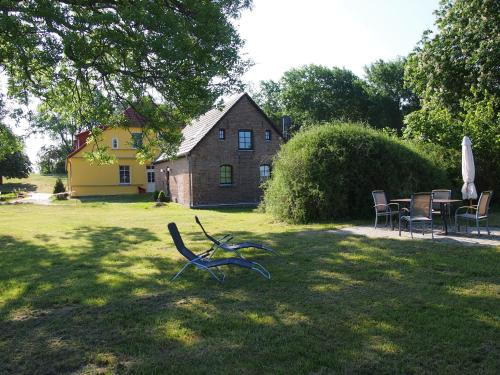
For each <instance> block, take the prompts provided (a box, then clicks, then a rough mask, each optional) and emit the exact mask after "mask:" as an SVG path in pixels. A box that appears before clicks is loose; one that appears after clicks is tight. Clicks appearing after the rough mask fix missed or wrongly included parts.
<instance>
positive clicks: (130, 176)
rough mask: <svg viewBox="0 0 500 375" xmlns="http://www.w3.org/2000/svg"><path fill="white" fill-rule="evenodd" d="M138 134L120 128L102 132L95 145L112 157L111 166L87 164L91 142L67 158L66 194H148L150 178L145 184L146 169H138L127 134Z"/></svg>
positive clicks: (138, 130)
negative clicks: (143, 191)
mask: <svg viewBox="0 0 500 375" xmlns="http://www.w3.org/2000/svg"><path fill="white" fill-rule="evenodd" d="M141 132H142V128H140V127H136V128H135V127H131V128H129V129H128V130H127V129H122V128H109V129H106V130H104V132H103V137H102V140H101V141H100V142H99V145H100V146H101V145H102V146H106V147H108V151H109V152H110V153H111V154H113V155H114V157H115V159H116V160H115V162H114V164H111V165H95V164H94V165H92V164H90V162H89V161H88V160H87V159H86V158H85V153H86V152H91V151H92V149H93V146H94V144H93V143H92V142H91V141H88V142H89V143H87V144H86V145H85V146H83V147H82V148H81V149H80V150H78V151H77V152H75V153H74V154H73V155H70V156H69V157H68V161H67V169H68V190H69V191H71V192H72V195H73V196H76V197H81V196H89V195H122V194H137V193H138V192H139V187H140V188H142V189H144V190H148V191H152V190H151V189H154V182H153V183H151V175H150V177H149V180H150V181H149V183H148V169H147V165H141V164H140V163H139V162H138V161H137V159H136V157H135V156H136V150H135V149H134V148H133V146H132V136H131V134H132V133H141ZM150 164H152V163H150ZM120 167H122V168H121V169H120ZM127 167H128V168H127ZM120 170H121V175H120ZM127 171H128V172H127ZM149 173H151V171H150V172H149ZM153 173H154V172H153Z"/></svg>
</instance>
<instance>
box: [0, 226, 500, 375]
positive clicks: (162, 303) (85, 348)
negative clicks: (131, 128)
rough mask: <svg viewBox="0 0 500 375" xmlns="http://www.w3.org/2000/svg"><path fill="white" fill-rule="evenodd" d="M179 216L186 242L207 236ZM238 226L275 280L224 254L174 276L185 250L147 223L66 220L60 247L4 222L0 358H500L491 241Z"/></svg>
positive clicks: (150, 365)
mask: <svg viewBox="0 0 500 375" xmlns="http://www.w3.org/2000/svg"><path fill="white" fill-rule="evenodd" d="M180 230H181V234H182V235H183V237H184V240H185V242H186V245H187V246H188V247H190V248H198V249H203V248H206V247H208V246H209V245H210V244H209V243H207V242H206V240H205V239H204V237H203V236H202V235H201V234H200V233H199V232H187V231H183V228H180ZM213 234H214V235H215V236H218V235H221V234H222V233H213ZM232 234H233V235H234V236H235V238H236V240H242V241H243V240H252V241H256V242H263V243H266V244H268V245H270V246H271V247H273V248H276V249H277V250H279V251H280V253H281V254H282V255H281V256H274V255H272V254H269V253H266V252H262V251H258V250H251V249H249V250H245V251H244V255H245V256H246V257H248V258H249V259H251V260H253V259H255V260H258V261H259V262H262V263H263V264H264V265H265V266H266V267H267V268H268V269H269V270H270V272H271V274H272V277H273V278H272V280H270V281H268V280H265V279H263V278H260V277H259V276H258V275H257V274H255V273H251V272H249V271H248V270H246V269H239V268H228V269H226V270H225V272H226V274H227V281H226V283H224V284H222V285H221V284H218V283H217V282H214V281H213V280H212V279H210V276H209V274H208V273H206V272H202V271H201V270H196V269H194V268H193V269H190V270H188V271H186V272H185V273H184V274H183V275H182V277H181V278H180V279H179V280H178V281H176V282H171V281H169V279H170V277H171V276H172V275H173V274H174V273H175V272H176V271H177V270H178V269H179V268H180V267H181V266H182V265H183V264H184V262H185V260H184V259H182V258H181V257H180V256H178V254H176V253H175V251H174V250H173V244H172V241H171V240H170V239H169V238H168V236H167V235H166V234H165V236H164V237H163V236H158V235H156V234H154V233H152V232H151V231H149V230H148V229H144V228H118V227H82V228H78V229H77V230H75V231H73V232H70V233H67V234H64V236H65V239H66V242H65V243H72V244H75V245H73V247H72V248H70V249H68V248H62V247H60V245H56V244H53V243H51V242H50V241H48V242H45V241H44V244H43V245H39V244H35V243H33V242H30V241H19V240H16V239H15V238H14V237H12V236H3V237H0V244H2V246H1V247H0V270H2V271H0V274H2V278H1V279H2V281H4V282H6V283H7V284H6V285H10V288H6V289H5V290H9V295H8V296H7V297H6V298H5V299H4V301H6V302H4V303H3V304H2V305H0V317H1V321H0V370H1V371H0V372H6V373H11V372H20V373H69V372H76V371H79V372H92V373H96V372H106V371H108V372H109V371H112V372H132V373H155V372H156V373H186V374H201V373H207V372H218V373H227V374H230V373H235V372H243V373H273V374H274V373H283V374H284V373H287V374H302V373H318V374H319V373H322V374H326V373H338V372H341V373H367V374H368V373H387V372H391V373H392V372H403V373H409V372H410V373H411V372H437V373H443V372H448V373H453V372H458V371H460V372H462V373H467V372H468V373H473V372H476V373H488V372H491V373H493V370H494V369H495V368H496V366H497V365H498V363H499V358H498V349H499V348H498V345H499V344H498V343H499V342H500V340H498V339H499V338H500V337H499V333H498V330H496V331H495V329H494V327H495V324H496V323H495V318H494V317H495V315H496V311H498V309H497V308H498V298H495V296H494V295H493V294H492V293H488V292H486V293H479V291H480V290H481V289H480V288H482V286H481V285H482V284H481V283H486V285H488V284H491V285H494V284H495V283H497V282H498V266H499V265H500V259H499V258H500V255H499V254H498V251H497V250H496V249H492V248H474V249H473V250H471V249H470V248H458V247H455V246H447V245H441V244H439V245H435V246H432V247H428V248H426V247H423V246H422V244H421V243H413V242H408V243H406V242H405V243H404V244H402V243H401V241H395V240H386V239H381V240H370V239H366V238H363V237H356V236H350V237H340V236H335V235H331V234H328V233H324V232H322V231H318V232H311V233H308V234H303V233H299V232H296V233H293V232H288V233H270V234H262V235H257V234H255V233H252V232H248V231H239V232H234V231H233V233H232ZM146 245H147V246H146ZM138 248H139V249H140V252H139V253H138V251H137V249H138ZM148 249H153V250H154V249H156V250H159V251H153V250H151V251H150V250H148ZM167 249H168V252H167V251H164V250H167ZM219 255H220V256H224V255H227V254H224V253H219ZM9 280H11V281H9ZM9 282H13V283H15V285H11V284H9ZM474 288H479V290H476V289H474ZM471 333H473V334H471Z"/></svg>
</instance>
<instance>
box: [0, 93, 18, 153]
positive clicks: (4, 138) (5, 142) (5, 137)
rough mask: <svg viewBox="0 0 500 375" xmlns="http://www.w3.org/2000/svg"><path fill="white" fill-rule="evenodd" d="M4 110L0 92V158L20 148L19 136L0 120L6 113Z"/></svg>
mask: <svg viewBox="0 0 500 375" xmlns="http://www.w3.org/2000/svg"><path fill="white" fill-rule="evenodd" d="M5 112H6V111H5V103H4V99H3V95H2V94H0V160H1V159H2V158H3V157H5V156H6V155H8V154H11V153H13V152H15V151H19V150H20V148H21V142H20V141H19V138H18V137H16V136H15V135H14V133H13V132H12V130H11V129H10V128H9V127H8V126H7V125H6V124H4V123H3V122H2V121H3V119H4V118H5V115H6V113H5Z"/></svg>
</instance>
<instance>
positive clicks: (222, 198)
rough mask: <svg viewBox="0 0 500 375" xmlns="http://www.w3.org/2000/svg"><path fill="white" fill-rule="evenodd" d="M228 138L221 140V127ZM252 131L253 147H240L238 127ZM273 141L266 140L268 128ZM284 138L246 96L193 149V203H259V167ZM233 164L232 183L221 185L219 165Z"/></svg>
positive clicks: (200, 204)
mask: <svg viewBox="0 0 500 375" xmlns="http://www.w3.org/2000/svg"><path fill="white" fill-rule="evenodd" d="M220 128H223V129H225V135H226V137H225V140H219V129H220ZM240 129H245V130H252V132H253V150H251V151H247V150H238V130H240ZM266 130H270V131H271V140H270V141H266V140H265V131H266ZM281 141H282V138H281V137H280V135H279V133H278V132H277V131H276V130H275V129H274V128H273V126H272V125H271V124H269V122H268V121H267V120H266V118H265V117H264V116H262V114H261V113H260V112H259V111H258V110H257V109H256V108H255V106H254V105H253V104H252V103H251V102H250V101H249V100H248V99H247V97H243V98H242V99H241V100H240V101H239V102H238V103H237V104H235V105H234V106H233V108H231V110H230V111H229V112H228V113H227V114H226V116H225V117H224V118H223V120H222V121H221V122H220V123H219V124H217V125H216V126H214V127H213V128H212V130H211V131H210V132H209V133H208V134H207V135H206V136H205V137H204V138H203V139H202V140H201V141H200V143H199V144H198V145H197V146H196V147H195V148H194V149H193V150H192V152H191V154H192V166H191V168H192V174H193V175H192V179H193V206H195V207H196V206H203V205H219V204H258V202H259V201H260V199H261V196H262V190H261V189H260V188H259V185H260V171H259V167H260V165H262V164H269V165H270V164H271V162H272V158H273V157H274V155H275V154H276V152H277V151H278V149H279V147H280V144H281ZM223 164H229V165H231V166H232V167H233V184H232V185H230V186H221V185H220V184H219V168H220V166H221V165H223Z"/></svg>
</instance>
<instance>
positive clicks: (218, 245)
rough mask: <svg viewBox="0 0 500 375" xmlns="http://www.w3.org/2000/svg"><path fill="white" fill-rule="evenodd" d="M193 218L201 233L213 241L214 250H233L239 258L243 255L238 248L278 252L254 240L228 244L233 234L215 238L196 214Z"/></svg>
mask: <svg viewBox="0 0 500 375" xmlns="http://www.w3.org/2000/svg"><path fill="white" fill-rule="evenodd" d="M194 219H195V221H196V223H197V224H198V225H199V226H200V228H201V230H202V231H203V233H204V234H205V237H207V238H208V239H209V240H210V241H211V242H212V243H213V245H212V248H211V249H212V250H214V252H215V251H216V250H217V249H222V250H224V251H231V252H234V253H236V254H238V256H239V257H240V258H243V256H242V255H241V254H240V252H239V251H240V250H243V249H248V248H254V249H261V250H265V251H269V252H270V253H273V254H276V255H278V253H277V252H276V251H275V250H273V249H271V248H270V247H268V246H264V245H262V244H258V243H254V242H240V243H236V244H230V243H228V242H229V241H231V240H232V239H233V236H231V235H229V234H226V235H225V236H222V237H221V238H220V239H216V238H214V237H212V236H211V235H209V234H208V233H207V231H206V230H205V228H204V227H203V225H202V224H201V221H200V219H199V218H198V216H195V217H194ZM212 255H213V254H212Z"/></svg>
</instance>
